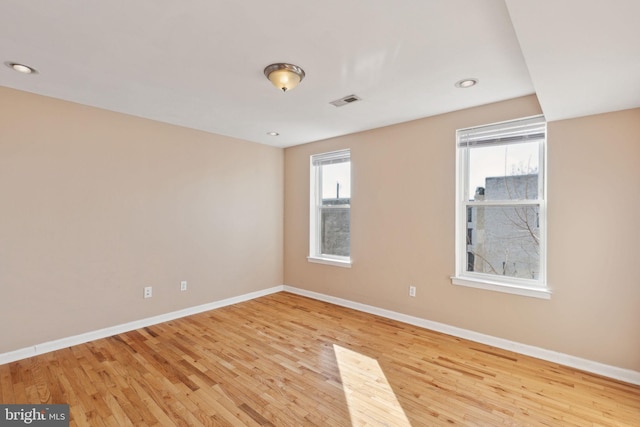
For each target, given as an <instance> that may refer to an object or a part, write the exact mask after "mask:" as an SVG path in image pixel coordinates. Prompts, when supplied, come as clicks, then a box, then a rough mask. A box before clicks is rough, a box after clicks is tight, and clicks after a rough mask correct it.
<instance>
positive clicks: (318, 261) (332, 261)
mask: <svg viewBox="0 0 640 427" xmlns="http://www.w3.org/2000/svg"><path fill="white" fill-rule="evenodd" d="M307 261H309V262H315V263H316V264H327V265H333V266H336V267H343V268H351V261H342V260H338V259H331V258H319V257H313V256H308V257H307Z"/></svg>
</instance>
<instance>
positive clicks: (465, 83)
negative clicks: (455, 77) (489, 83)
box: [456, 79, 479, 89]
mask: <svg viewBox="0 0 640 427" xmlns="http://www.w3.org/2000/svg"><path fill="white" fill-rule="evenodd" d="M478 81H479V80H478V79H462V80H459V81H457V82H456V87H459V88H461V89H466V88H468V87H471V86H475V85H477V84H478Z"/></svg>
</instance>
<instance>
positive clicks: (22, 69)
mask: <svg viewBox="0 0 640 427" xmlns="http://www.w3.org/2000/svg"><path fill="white" fill-rule="evenodd" d="M5 65H6V66H7V67H9V68H11V69H13V70H15V71H17V72H19V73H22V74H37V73H38V72H37V71H36V69H35V68H31V67H29V66H28V65H24V64H18V63H17V62H5Z"/></svg>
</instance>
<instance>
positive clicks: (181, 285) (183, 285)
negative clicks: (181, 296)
mask: <svg viewBox="0 0 640 427" xmlns="http://www.w3.org/2000/svg"><path fill="white" fill-rule="evenodd" d="M180 290H181V291H186V290H187V281H186V280H183V281H182V282H180Z"/></svg>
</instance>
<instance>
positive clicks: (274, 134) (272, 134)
mask: <svg viewBox="0 0 640 427" xmlns="http://www.w3.org/2000/svg"><path fill="white" fill-rule="evenodd" d="M267 135H269V136H278V135H280V134H279V133H278V132H267Z"/></svg>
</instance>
